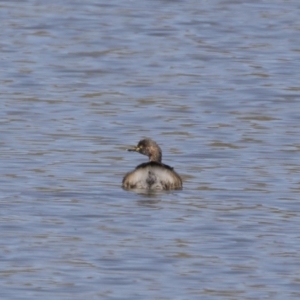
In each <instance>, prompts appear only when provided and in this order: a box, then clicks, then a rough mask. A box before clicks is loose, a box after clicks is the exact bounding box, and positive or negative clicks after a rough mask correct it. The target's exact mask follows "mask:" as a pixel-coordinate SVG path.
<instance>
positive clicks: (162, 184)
mask: <svg viewBox="0 0 300 300" xmlns="http://www.w3.org/2000/svg"><path fill="white" fill-rule="evenodd" d="M123 187H124V188H125V189H148V190H171V189H181V188H182V180H181V178H180V176H179V175H178V174H177V173H176V172H175V171H174V170H173V168H171V167H170V166H168V165H165V164H162V163H159V162H155V161H150V162H147V163H143V164H140V165H138V166H137V167H136V168H135V170H134V171H132V172H130V173H127V174H126V175H125V177H124V179H123Z"/></svg>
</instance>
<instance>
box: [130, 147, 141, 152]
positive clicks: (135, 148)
mask: <svg viewBox="0 0 300 300" xmlns="http://www.w3.org/2000/svg"><path fill="white" fill-rule="evenodd" d="M139 150H140V148H139V147H133V148H129V149H127V151H135V152H138V151H139Z"/></svg>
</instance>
